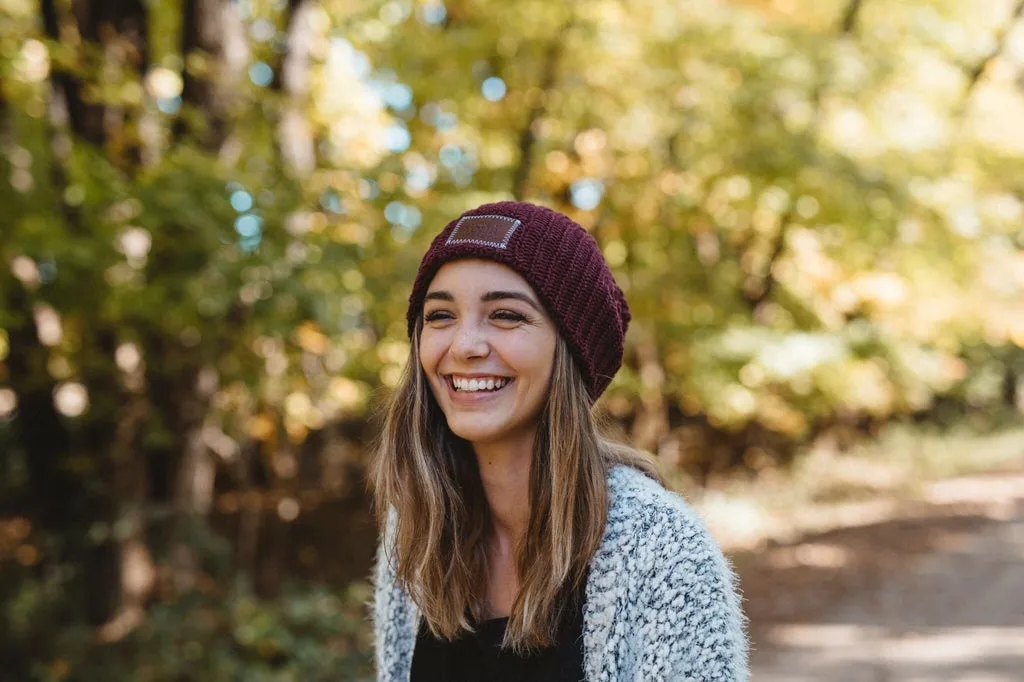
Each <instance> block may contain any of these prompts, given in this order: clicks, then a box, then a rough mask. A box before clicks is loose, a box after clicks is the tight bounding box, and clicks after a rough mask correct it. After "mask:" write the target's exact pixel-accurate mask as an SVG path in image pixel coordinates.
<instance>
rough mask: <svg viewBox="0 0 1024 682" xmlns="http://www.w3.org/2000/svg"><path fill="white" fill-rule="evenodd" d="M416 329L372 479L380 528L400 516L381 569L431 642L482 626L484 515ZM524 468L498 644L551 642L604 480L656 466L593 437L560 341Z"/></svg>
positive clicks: (596, 520)
mask: <svg viewBox="0 0 1024 682" xmlns="http://www.w3.org/2000/svg"><path fill="white" fill-rule="evenodd" d="M421 328H422V322H418V323H417V324H416V329H415V333H414V334H413V336H412V344H411V348H410V353H409V359H408V362H407V363H406V366H405V371H404V372H403V375H402V378H401V380H400V381H399V384H398V386H397V387H396V388H395V390H394V391H393V393H392V394H391V396H390V398H389V400H388V403H387V405H386V407H385V408H384V424H383V428H382V432H381V435H380V438H379V441H378V443H377V445H376V448H375V452H374V457H373V461H372V464H371V469H370V482H371V485H372V488H373V495H374V504H375V511H376V513H377V518H378V522H379V524H380V527H381V528H382V529H383V528H384V527H385V524H386V520H387V515H388V510H389V509H390V508H393V509H394V510H395V513H396V514H395V515H396V517H397V525H396V527H395V529H394V542H393V546H391V547H389V548H388V549H389V550H390V551H389V554H388V559H387V560H390V561H393V562H395V567H396V573H397V576H398V580H399V582H400V583H401V584H402V585H403V587H405V588H406V590H407V591H408V592H409V594H410V595H411V596H412V598H413V601H415V603H416V605H417V606H418V607H419V610H420V613H421V614H422V615H423V617H424V619H425V620H426V624H427V626H428V627H429V628H430V631H431V632H432V633H434V635H435V636H439V637H444V638H447V639H453V638H454V637H455V636H456V635H458V634H459V633H460V632H464V631H472V629H473V627H472V624H471V622H470V620H469V617H468V616H467V611H468V613H469V614H472V616H473V617H474V618H476V619H477V620H479V618H480V617H481V615H482V614H483V607H484V599H485V586H486V570H485V569H486V545H485V541H486V540H487V538H488V534H489V529H490V510H489V508H488V506H487V501H486V498H485V497H484V491H483V485H482V483H481V482H480V474H479V471H478V469H477V462H476V457H475V456H474V454H473V450H472V447H471V446H470V444H469V443H468V442H467V441H465V440H463V439H462V438H459V437H458V436H456V435H455V434H454V433H452V432H451V430H450V429H449V428H448V424H447V421H446V419H445V416H444V413H443V412H442V411H441V408H440V406H439V405H438V404H437V401H436V399H435V398H434V395H433V393H432V392H431V389H430V386H429V383H428V380H427V377H426V375H425V374H424V372H423V369H422V367H421V366H420V361H419V335H420V330H421ZM540 420H541V423H540V427H539V428H538V431H537V438H536V439H535V442H534V449H533V458H532V461H531V466H530V486H529V487H530V489H529V503H530V518H529V524H528V527H527V532H526V536H525V538H524V539H523V541H522V543H521V545H520V546H519V548H518V557H517V562H516V569H517V574H518V577H519V585H520V588H519V594H518V596H517V597H516V599H515V602H514V603H513V605H512V613H511V614H510V616H509V621H508V626H507V627H506V630H505V639H504V643H503V644H504V646H506V647H510V648H512V649H513V650H515V651H519V652H524V651H527V650H530V649H534V648H539V647H544V646H549V645H551V644H552V643H553V641H554V637H555V634H556V629H557V626H558V622H559V620H560V618H561V616H562V611H563V609H565V608H567V601H566V599H565V596H566V594H567V591H569V590H573V589H576V588H578V587H579V586H580V585H581V584H582V583H583V581H584V580H585V577H586V573H587V566H588V564H589V563H590V559H591V558H592V557H593V555H594V553H595V552H596V551H597V548H598V545H599V543H600V541H601V537H602V535H603V533H604V525H605V519H606V517H607V510H608V490H607V483H606V474H607V471H608V467H609V466H610V465H612V464H614V463H624V464H627V465H630V466H633V467H635V468H637V469H640V470H641V471H643V472H644V473H646V474H648V475H649V476H651V477H652V478H655V479H656V480H659V481H660V480H661V476H660V474H659V473H658V471H657V468H656V466H655V464H654V461H653V460H652V459H651V458H650V457H649V456H647V455H645V454H643V453H640V452H638V451H636V450H634V449H633V448H630V447H628V446H626V445H622V444H618V443H614V442H612V441H610V440H608V439H606V438H604V437H603V436H601V435H600V434H599V433H598V427H597V423H596V421H595V416H594V414H593V410H592V406H591V403H590V400H589V398H588V396H587V389H586V383H585V381H584V378H583V375H582V374H581V373H580V371H579V369H578V368H577V366H576V364H575V362H574V360H573V358H572V355H571V354H570V352H569V350H568V347H567V346H566V344H565V342H564V341H563V340H562V339H561V338H559V339H558V342H557V344H556V348H555V357H554V367H553V370H552V377H551V389H550V392H549V395H548V399H547V401H546V403H545V406H544V408H543V410H542V412H541V417H540Z"/></svg>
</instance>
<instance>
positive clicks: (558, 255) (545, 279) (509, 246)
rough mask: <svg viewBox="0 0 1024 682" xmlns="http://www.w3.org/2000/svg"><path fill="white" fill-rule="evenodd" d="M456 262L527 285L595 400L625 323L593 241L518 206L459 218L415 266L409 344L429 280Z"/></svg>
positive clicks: (617, 356)
mask: <svg viewBox="0 0 1024 682" xmlns="http://www.w3.org/2000/svg"><path fill="white" fill-rule="evenodd" d="M460 258H486V259H488V260H492V261H496V262H498V263H503V264H504V265H507V266H509V267H510V268H512V269H513V270H515V271H516V272H518V273H519V274H520V275H522V276H523V278H525V279H526V281H527V282H529V283H530V285H531V286H532V287H533V289H534V291H536V292H537V295H538V296H539V297H540V299H541V302H542V303H543V305H544V307H545V308H546V309H547V311H548V313H549V314H550V315H551V317H552V318H553V319H554V321H555V324H556V325H557V326H558V330H559V332H560V333H561V335H562V337H563V338H564V339H565V341H566V344H567V345H568V346H569V350H570V351H571V352H572V354H573V356H574V357H575V358H576V362H577V364H578V365H579V367H580V369H581V370H582V371H583V375H584V377H585V378H586V382H587V389H588V391H589V392H590V397H591V399H592V400H597V398H598V396H600V395H601V393H603V392H604V389H605V388H606V387H607V386H608V384H609V382H611V380H612V377H613V376H614V375H615V372H617V371H618V369H619V366H620V365H621V364H622V343H623V340H624V339H625V336H626V329H627V328H628V327H629V320H630V317H631V316H630V313H629V306H628V305H627V304H626V298H625V296H624V295H623V294H622V290H621V289H620V288H619V286H618V284H616V283H615V279H614V278H613V277H612V273H611V270H609V269H608V264H607V263H605V260H604V256H603V255H602V254H601V250H600V248H598V246H597V242H596V241H594V238H593V237H591V236H590V235H589V234H588V233H587V231H586V230H584V229H583V227H581V226H580V225H579V224H578V223H576V222H575V221H573V220H572V219H570V218H569V217H567V216H564V215H562V214H561V213H558V212H556V211H552V210H551V209H549V208H545V207H543V206H536V205H534V204H528V203H525V202H517V201H502V202H498V203H494V204H484V205H483V206H480V207H478V208H475V209H473V210H471V211H467V212H466V213H463V214H462V215H461V216H459V217H458V218H456V219H455V220H453V221H452V222H450V223H448V225H447V226H446V227H445V228H444V230H442V231H441V233H440V234H439V235H437V236H436V237H434V241H433V242H431V244H430V248H429V249H428V250H427V253H426V254H425V255H424V256H423V260H422V262H421V263H420V269H419V272H417V273H416V280H415V282H414V283H413V287H412V295H411V296H409V311H408V313H407V319H408V323H409V336H410V337H411V336H412V335H413V333H414V330H415V326H416V319H417V318H418V317H419V316H420V314H421V312H422V309H423V297H424V296H426V294H427V287H429V286H430V282H431V280H433V279H434V275H435V274H437V271H438V270H439V269H440V268H441V266H442V265H444V264H445V263H447V262H448V261H452V260H457V259H460Z"/></svg>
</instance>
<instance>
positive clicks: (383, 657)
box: [371, 202, 747, 682]
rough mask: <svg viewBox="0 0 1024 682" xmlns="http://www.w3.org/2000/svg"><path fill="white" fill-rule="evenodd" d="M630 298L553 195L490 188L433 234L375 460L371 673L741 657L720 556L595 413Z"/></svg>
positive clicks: (565, 672)
mask: <svg viewBox="0 0 1024 682" xmlns="http://www.w3.org/2000/svg"><path fill="white" fill-rule="evenodd" d="M629 320H630V313H629V306H628V305H627V303H626V300H625V297H624V296H623V294H622V291H621V289H620V288H619V287H618V285H617V284H616V283H615V280H614V278H613V277H612V275H611V272H610V271H609V269H608V266H607V264H606V263H605V261H604V258H603V257H602V255H601V251H600V249H599V248H598V246H597V244H596V243H595V242H594V240H593V238H592V237H590V235H589V234H587V233H586V231H585V230H584V229H583V228H582V227H580V226H579V225H578V224H576V223H575V222H573V221H572V220H570V219H569V218H567V217H566V216H564V215H561V214H559V213H556V212H554V211H551V210H550V209H546V208H543V207H540V206H534V205H532V204H526V203H516V202H502V203H497V204H488V205H485V206H481V207H479V208H477V209H475V210H473V211H469V212H468V213H466V214H464V215H463V216H460V217H459V218H458V219H457V220H454V221H452V222H451V223H450V224H449V225H448V226H447V227H445V229H444V230H443V231H442V232H441V233H440V234H439V235H438V236H437V237H436V238H435V239H434V241H433V243H432V244H431V247H430V249H429V250H428V251H427V253H426V255H425V256H424V257H423V261H422V263H421V264H420V269H419V272H418V274H417V277H416V281H415V282H414V284H413V290H412V294H411V296H410V299H409V310H408V319H407V321H408V325H409V335H410V338H411V340H412V343H411V357H410V359H409V362H408V363H407V365H406V370H405V374H404V375H403V377H402V379H401V381H400V382H399V385H398V387H397V388H396V390H395V391H394V393H393V394H392V396H391V400H390V403H389V405H388V406H387V407H386V411H385V424H384V429H383V433H382V435H381V438H380V442H379V444H378V446H377V448H376V453H375V458H374V462H373V468H372V472H371V478H372V484H373V487H374V495H375V502H376V508H377V512H378V517H379V520H380V524H381V529H382V531H383V534H382V535H383V536H382V539H381V544H380V548H379V551H378V559H377V569H376V576H375V592H374V621H375V637H376V642H375V647H376V663H377V675H378V679H379V680H402V681H405V680H412V682H420V681H422V680H458V681H463V680H522V679H531V680H534V681H536V682H544V681H547V680H637V679H642V680H682V679H688V680H694V681H696V680H708V681H711V680H715V681H719V680H720V681H726V680H730V681H731V680H743V679H746V674H747V672H746V671H747V663H746V637H745V633H744V621H743V616H742V612H741V610H740V607H739V599H738V596H737V593H736V589H735V585H734V578H733V574H732V571H731V569H730V567H729V564H728V563H727V561H726V560H725V558H724V557H723V556H722V554H721V552H720V551H719V549H718V547H717V546H716V545H715V543H714V541H713V540H712V539H711V538H710V536H709V535H708V533H707V531H706V529H705V528H704V526H703V524H702V523H701V521H700V520H699V519H698V518H697V516H696V515H695V514H694V513H693V511H692V510H691V509H690V507H689V506H688V505H687V504H686V503H685V502H684V501H683V500H682V498H680V497H679V496H678V495H675V494H674V493H671V492H669V491H667V490H665V488H664V487H662V484H661V479H660V477H659V475H658V473H657V470H656V467H655V466H654V463H653V461H652V460H651V459H650V458H649V457H647V456H645V455H643V454H642V453H639V452H637V451H635V450H633V449H632V448H630V447H628V446H625V445H622V444H617V443H613V442H611V441H609V440H606V439H605V438H603V437H602V436H601V435H600V434H599V433H598V430H597V427H596V424H595V419H594V415H593V405H594V401H596V400H597V399H598V397H599V396H600V395H601V393H602V392H603V391H604V389H605V388H606V387H607V385H608V383H609V382H610V381H611V379H612V377H613V376H614V374H615V372H616V371H617V370H618V368H619V365H620V364H621V362H622V353H623V341H624V338H625V334H626V329H627V327H628V325H629Z"/></svg>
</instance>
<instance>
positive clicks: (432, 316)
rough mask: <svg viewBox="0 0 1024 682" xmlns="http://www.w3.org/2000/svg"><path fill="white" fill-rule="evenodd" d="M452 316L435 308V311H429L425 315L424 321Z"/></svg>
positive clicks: (445, 318)
mask: <svg viewBox="0 0 1024 682" xmlns="http://www.w3.org/2000/svg"><path fill="white" fill-rule="evenodd" d="M450 317H451V315H449V314H448V313H446V312H445V311H443V310H435V311H434V312H431V313H427V314H426V315H424V316H423V321H424V322H434V321H436V320H447V319H449V318H450Z"/></svg>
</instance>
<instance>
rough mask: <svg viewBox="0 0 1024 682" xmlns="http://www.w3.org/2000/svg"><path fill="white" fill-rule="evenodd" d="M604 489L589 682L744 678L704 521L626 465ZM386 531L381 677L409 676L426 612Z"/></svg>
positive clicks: (733, 607)
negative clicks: (399, 567)
mask: <svg viewBox="0 0 1024 682" xmlns="http://www.w3.org/2000/svg"><path fill="white" fill-rule="evenodd" d="M608 493H609V505H608V506H609V508H608V521H607V523H606V525H605V532H604V536H603V538H602V540H601V544H600V546H599V547H598V549H597V552H596V553H595V555H594V557H593V559H592V560H591V563H590V574H589V577H588V578H587V584H586V587H585V591H586V602H585V604H584V608H583V645H584V670H585V672H586V679H587V682H611V681H616V682H619V681H624V680H629V681H630V682H659V681H664V682H734V681H745V680H746V679H747V675H748V672H747V639H746V633H745V620H744V617H743V614H742V612H741V610H740V603H739V597H738V594H737V591H736V585H735V579H734V576H733V573H732V570H731V568H730V566H729V564H728V562H727V561H726V559H725V557H724V556H723V555H722V553H721V551H720V550H719V549H718V546H717V545H716V544H715V542H714V540H712V539H711V537H710V535H709V534H708V532H707V530H706V529H705V527H704V524H703V523H702V522H701V520H700V519H699V518H698V517H697V515H696V514H695V512H694V511H693V510H692V509H691V508H690V507H689V506H688V505H687V504H686V503H685V502H684V501H683V499H682V498H681V497H680V496H679V495H676V494H675V493H672V492H669V491H667V490H665V489H664V488H663V487H662V486H661V485H659V484H658V483H657V482H656V481H653V480H651V479H650V478H648V477H647V476H645V475H644V474H643V473H641V472H639V471H637V470H636V469H633V468H630V467H627V466H624V465H616V466H614V467H612V468H611V470H610V471H609V474H608ZM389 531H390V524H389ZM385 536H386V537H385V540H383V541H382V542H381V544H380V546H379V547H378V553H377V566H376V571H375V586H374V604H373V607H374V608H373V618H374V635H375V642H374V647H375V655H376V664H377V679H378V680H379V681H380V682H407V680H408V679H409V673H410V669H411V667H412V656H413V649H414V647H415V644H416V632H417V629H418V626H419V619H420V616H419V612H418V610H417V608H416V605H415V604H414V603H413V602H412V600H411V599H410V598H409V595H408V593H407V592H406V591H405V590H404V589H403V588H402V587H401V586H400V585H398V583H397V582H396V579H395V571H394V567H393V565H392V563H391V561H389V560H388V555H387V553H386V552H385V547H386V546H390V545H389V542H390V537H389V536H390V532H385Z"/></svg>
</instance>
